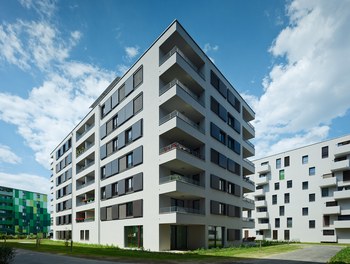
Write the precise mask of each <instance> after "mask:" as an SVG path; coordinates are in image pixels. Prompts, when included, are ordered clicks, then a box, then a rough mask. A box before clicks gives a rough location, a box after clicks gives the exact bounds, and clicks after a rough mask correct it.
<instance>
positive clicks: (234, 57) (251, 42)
mask: <svg viewBox="0 0 350 264" xmlns="http://www.w3.org/2000/svg"><path fill="white" fill-rule="evenodd" d="M174 19H178V20H179V21H180V23H181V24H182V25H183V26H184V27H185V29H186V30H187V31H188V32H189V34H190V35H191V36H192V37H193V38H194V40H195V41H196V42H197V43H198V45H199V46H200V47H202V49H203V50H204V51H205V52H206V53H207V55H208V56H209V57H210V58H211V59H212V60H213V62H214V63H215V64H216V65H217V66H218V68H219V69H220V70H221V72H222V73H223V74H224V75H225V76H226V77H227V79H228V80H229V81H230V82H231V83H232V85H233V86H234V87H235V88H236V89H237V90H238V91H239V92H240V93H241V94H242V95H243V97H244V98H245V99H246V100H247V101H248V102H249V103H250V104H251V106H252V107H253V109H254V110H255V112H256V120H255V122H254V125H255V126H256V139H255V140H254V143H255V144H256V153H257V156H264V155H269V154H272V153H276V152H281V151H284V150H287V149H291V148H295V147H300V146H303V145H307V144H311V143H314V142H318V141H322V140H326V139H328V138H334V137H337V136H341V135H345V134H349V133H350V126H349V123H350V122H349V121H350V114H349V108H350V103H349V102H350V89H349V84H350V74H349V66H350V34H348V33H349V30H348V25H349V24H350V2H349V1H346V0H344V1H342V0H336V1H326V0H323V1H322V0H321V1H319V0H318V1H314V0H304V1H302V0H294V1H275V0H270V1H260V0H255V1H253V0H251V1H243V0H242V1H238V0H236V1H231V0H222V1H214V0H210V1H209V0H206V1H170V0H169V1H168V0H164V1H153V0H149V1H111V0H99V1H97V0H96V1H83V0H79V1H44V0H37V1H32V0H20V1H13V0H2V1H0V131H1V134H0V135H1V136H0V185H10V186H13V187H17V188H25V189H30V190H34V191H40V192H45V193H48V192H49V187H48V186H49V177H50V174H51V172H50V170H49V154H50V152H51V150H52V149H53V148H54V147H55V146H56V145H57V144H58V143H59V142H60V141H61V140H62V139H63V137H64V136H65V135H66V134H67V133H69V132H70V131H71V129H72V128H73V127H74V126H75V125H76V124H77V123H78V122H79V120H80V119H81V118H82V117H83V116H84V115H85V114H86V113H87V112H88V111H89V108H88V107H89V106H90V104H91V102H93V101H94V99H95V98H96V97H97V96H98V95H99V94H100V93H101V92H102V91H103V90H104V89H105V88H106V87H107V86H108V84H109V82H110V81H111V80H113V79H114V78H115V77H116V76H118V75H122V74H123V72H124V71H125V70H126V69H127V68H128V67H129V66H131V65H132V63H133V62H134V61H135V60H137V58H138V57H139V56H140V55H141V54H142V53H143V52H144V51H145V50H146V49H147V48H148V47H149V46H150V45H151V44H152V42H153V41H154V40H155V39H156V38H157V37H158V36H159V35H160V34H161V33H162V32H163V31H164V30H165V29H166V27H167V26H168V25H169V24H170V23H171V22H172V21H173V20H174Z"/></svg>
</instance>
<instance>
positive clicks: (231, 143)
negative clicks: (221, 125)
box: [227, 136, 241, 155]
mask: <svg viewBox="0 0 350 264" xmlns="http://www.w3.org/2000/svg"><path fill="white" fill-rule="evenodd" d="M227 146H228V147H229V148H230V149H231V150H233V151H234V152H236V153H237V154H238V155H241V144H239V143H238V142H237V141H236V140H234V139H233V138H231V137H230V136H227Z"/></svg>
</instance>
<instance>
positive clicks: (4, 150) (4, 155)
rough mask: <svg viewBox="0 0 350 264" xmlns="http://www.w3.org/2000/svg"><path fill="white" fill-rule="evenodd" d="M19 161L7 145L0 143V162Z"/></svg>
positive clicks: (13, 162)
mask: <svg viewBox="0 0 350 264" xmlns="http://www.w3.org/2000/svg"><path fill="white" fill-rule="evenodd" d="M21 161H22V159H21V158H20V157H18V156H17V155H16V154H15V153H13V152H12V150H11V148H10V147H9V146H5V145H1V144H0V163H1V162H6V163H10V164H18V163H21Z"/></svg>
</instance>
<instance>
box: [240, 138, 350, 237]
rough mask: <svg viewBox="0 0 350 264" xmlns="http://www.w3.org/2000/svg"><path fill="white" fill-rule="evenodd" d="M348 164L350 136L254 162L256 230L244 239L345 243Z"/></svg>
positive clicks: (349, 214) (349, 211)
mask: <svg viewBox="0 0 350 264" xmlns="http://www.w3.org/2000/svg"><path fill="white" fill-rule="evenodd" d="M349 160H350V135H347V136H344V137H340V138H336V139H332V140H328V141H324V142H320V143H317V144H313V145H310V146H306V147H302V148H298V149H294V150H291V151H287V152H283V153H280V154H277V155H273V156H270V157H265V158H262V159H258V160H256V161H254V163H255V168H256V172H255V174H254V181H255V184H256V190H255V192H254V194H253V195H254V197H255V206H256V210H255V211H254V212H253V217H254V218H255V230H250V231H249V232H250V233H249V234H248V233H246V234H245V236H256V237H257V239H267V240H272V239H273V240H300V241H301V242H339V243H349V242H350V164H349ZM246 232H248V231H246Z"/></svg>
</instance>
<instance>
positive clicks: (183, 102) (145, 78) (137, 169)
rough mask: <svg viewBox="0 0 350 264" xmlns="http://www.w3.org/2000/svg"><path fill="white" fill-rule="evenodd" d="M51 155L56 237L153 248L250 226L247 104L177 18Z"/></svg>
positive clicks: (225, 238)
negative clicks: (247, 213) (244, 214)
mask: <svg viewBox="0 0 350 264" xmlns="http://www.w3.org/2000/svg"><path fill="white" fill-rule="evenodd" d="M91 108H92V109H91V111H90V112H89V113H88V114H87V116H86V117H85V118H84V119H83V120H82V121H81V122H80V123H79V124H78V125H77V126H76V127H75V128H74V129H73V131H72V132H71V133H70V134H69V135H67V137H66V138H65V139H64V140H63V141H62V142H61V143H60V144H59V145H58V146H57V148H56V149H55V150H54V151H53V153H52V171H53V175H52V180H51V182H52V184H53V189H52V194H53V196H54V199H53V208H54V210H55V212H54V214H53V223H54V224H53V231H54V234H53V235H54V239H65V238H70V237H71V236H72V239H73V240H74V241H79V242H86V243H98V244H109V245H111V244H113V245H117V246H119V247H144V248H146V249H150V250H153V251H158V250H170V249H193V248H201V247H211V246H226V245H230V244H234V243H238V242H240V241H241V239H242V234H241V232H242V228H243V227H253V223H252V222H247V221H245V220H246V219H243V218H242V210H243V211H246V210H253V209H254V202H253V201H252V200H249V199H244V198H243V195H244V194H246V193H249V192H253V191H254V184H253V183H252V182H251V181H250V180H249V179H247V177H246V175H248V174H252V173H254V165H253V163H251V162H249V161H248V160H247V159H246V158H248V157H251V156H253V155H254V146H253V145H252V144H251V143H250V142H249V141H248V140H249V139H251V138H253V137H254V134H255V132H254V128H253V127H252V125H251V124H250V123H249V121H251V120H253V119H254V115H255V114H254V112H253V111H252V110H251V108H250V107H249V106H248V105H247V103H246V102H245V101H244V100H243V99H242V97H241V96H240V95H239V94H238V92H237V91H236V90H235V89H234V88H233V87H232V85H231V84H230V83H229V82H228V81H227V80H226V79H225V77H224V76H223V75H222V74H221V72H220V71H219V70H218V69H217V68H216V66H215V65H214V64H213V63H212V62H211V60H210V59H209V58H208V57H207V56H206V55H205V53H204V52H203V51H202V50H201V49H200V48H199V46H198V45H197V44H196V43H195V42H194V40H193V39H192V38H191V37H190V36H189V35H188V33H187V32H186V31H185V30H184V28H183V27H182V26H181V25H180V24H179V23H178V22H177V21H174V22H173V23H172V24H171V25H170V26H169V27H168V28H167V29H166V30H165V32H163V34H162V35H161V36H160V37H159V38H158V39H157V40H156V41H155V42H154V43H153V44H152V46H151V47H150V48H149V49H148V50H147V51H146V52H145V53H144V54H143V55H142V56H141V58H140V59H139V60H138V61H137V62H136V63H135V64H134V65H133V66H132V67H131V68H130V69H129V70H128V71H127V72H126V73H125V75H124V76H122V77H121V78H116V79H115V80H114V81H113V82H112V83H111V84H110V86H109V87H108V88H107V89H106V90H105V91H104V92H103V93H102V95H101V96H100V97H99V98H98V99H97V100H96V101H95V102H94V103H93V105H92V106H91Z"/></svg>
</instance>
